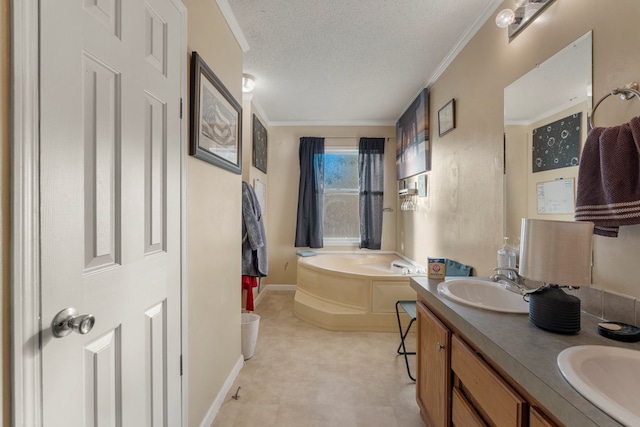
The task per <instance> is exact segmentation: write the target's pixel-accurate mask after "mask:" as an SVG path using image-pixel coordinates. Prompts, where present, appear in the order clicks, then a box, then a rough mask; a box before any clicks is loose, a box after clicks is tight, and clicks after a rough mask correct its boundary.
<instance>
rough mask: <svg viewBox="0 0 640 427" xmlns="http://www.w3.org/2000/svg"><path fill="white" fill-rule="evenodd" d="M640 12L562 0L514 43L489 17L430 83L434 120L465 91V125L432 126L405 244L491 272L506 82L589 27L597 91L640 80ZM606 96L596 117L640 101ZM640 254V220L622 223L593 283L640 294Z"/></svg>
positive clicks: (599, 244) (606, 244)
mask: <svg viewBox="0 0 640 427" xmlns="http://www.w3.org/2000/svg"><path fill="white" fill-rule="evenodd" d="M512 5H513V4H512V2H511V1H506V2H504V4H503V5H502V6H503V7H511V6H512ZM501 8H502V7H501ZM501 8H498V10H499V9H501ZM620 10H624V11H625V12H624V13H622V14H621V13H620V12H619V11H620ZM639 15H640V2H637V1H634V0H621V1H618V2H616V7H615V8H612V7H611V5H610V4H609V3H608V2H603V1H599V0H562V1H556V2H554V3H553V4H552V5H551V6H550V7H549V8H548V9H547V10H546V11H545V12H544V13H543V14H542V15H541V16H540V18H539V19H538V20H537V21H535V22H534V23H533V24H532V25H530V26H529V27H528V28H526V29H525V30H524V31H523V32H522V33H521V34H520V35H519V36H518V37H516V38H515V39H514V41H512V42H511V43H508V41H507V36H506V31H505V30H503V29H499V28H497V27H496V26H495V24H494V23H493V19H492V18H491V19H489V20H488V21H487V23H486V24H485V25H484V26H483V27H482V28H481V29H480V31H479V32H478V33H477V34H476V35H475V36H474V38H473V39H472V40H471V41H470V43H469V44H468V45H467V46H466V47H465V48H464V49H463V50H462V52H461V53H460V55H458V57H457V58H456V59H455V60H454V62H453V63H452V64H451V65H450V66H449V68H448V69H447V70H446V71H445V72H444V73H443V75H442V76H441V77H440V78H438V80H437V81H436V82H435V84H434V85H433V86H432V87H431V113H430V118H431V123H436V120H437V111H438V109H439V108H440V107H442V106H443V105H444V104H445V103H446V102H447V101H448V100H449V99H451V98H456V101H457V102H456V108H457V111H456V114H457V128H456V129H455V130H454V131H452V132H450V133H449V134H447V135H445V136H443V137H442V138H439V137H438V136H437V132H435V131H434V129H432V132H431V135H432V141H433V146H432V147H433V170H432V171H431V172H430V173H429V180H430V188H431V197H430V198H429V200H428V202H426V203H425V205H426V206H425V209H421V211H420V212H418V213H417V214H416V215H414V218H413V219H412V220H406V218H405V217H400V221H399V222H398V229H399V231H398V249H399V250H400V251H402V252H404V253H405V254H407V255H408V256H410V257H411V258H413V259H415V260H416V261H419V262H424V261H425V260H426V258H427V257H428V256H445V257H452V258H454V259H457V260H458V261H461V262H464V263H467V264H471V265H473V266H474V267H476V269H477V273H478V274H480V275H487V274H489V273H490V272H491V269H492V268H493V267H494V265H495V262H496V255H495V253H496V250H497V249H498V247H499V246H500V244H501V237H502V233H503V231H502V230H503V228H502V227H503V218H504V214H503V203H504V200H503V191H502V188H503V187H502V185H503V184H502V156H503V154H502V144H503V143H502V141H503V129H504V128H503V89H504V87H505V86H507V85H509V84H510V83H512V82H513V81H515V80H516V79H518V78H519V77H520V76H522V75H523V74H525V73H526V72H527V71H529V70H530V69H532V68H533V67H534V66H535V65H536V64H538V63H541V62H542V61H544V60H545V59H546V58H548V57H550V56H552V55H553V54H555V53H556V52H557V51H559V50H560V49H562V48H563V47H565V46H566V45H568V44H569V43H570V42H572V41H573V40H575V39H577V38H578V37H580V36H581V35H583V34H584V33H586V32H587V31H588V30H590V29H593V40H594V41H593V43H594V53H593V58H594V76H593V77H594V79H593V81H594V87H593V93H594V99H596V100H597V99H599V97H600V96H602V95H603V94H605V93H606V92H607V91H608V90H610V89H612V88H614V87H619V86H622V85H624V84H625V83H627V82H629V81H634V80H638V74H637V70H638V69H639V68H640V56H638V50H637V49H638V48H637V46H638V42H639V41H640V40H639V39H640V33H638V31H637V24H636V23H635V21H636V18H637V16H639ZM607 101H608V102H607V104H606V106H605V105H604V104H603V106H601V107H600V108H599V109H598V115H597V117H596V125H599V126H604V125H613V124H618V123H621V122H624V121H626V120H628V118H630V117H632V116H633V115H637V114H638V110H639V109H640V106H639V105H638V101H633V102H631V103H623V102H621V101H616V100H607ZM631 104H633V105H631ZM638 253H640V226H630V227H623V228H622V229H621V232H620V236H619V237H618V238H617V239H610V238H603V237H596V238H595V266H594V283H595V284H596V285H597V286H599V287H602V288H605V289H608V290H613V291H617V292H621V293H625V294H629V295H633V296H636V297H640V286H638V285H637V279H635V277H636V273H635V271H634V270H633V268H634V266H635V258H636V257H637V254H638Z"/></svg>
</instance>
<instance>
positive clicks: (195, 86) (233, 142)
mask: <svg viewBox="0 0 640 427" xmlns="http://www.w3.org/2000/svg"><path fill="white" fill-rule="evenodd" d="M190 94H191V141H190V145H189V154H191V155H192V156H194V157H196V158H198V159H201V160H204V161H205V162H209V163H211V164H212V165H216V166H219V167H221V168H223V169H226V170H229V171H231V172H234V173H237V174H240V173H241V172H242V107H241V106H240V103H238V101H236V100H235V99H234V98H233V96H232V95H231V93H230V92H229V91H228V90H227V88H226V87H225V86H224V84H222V82H221V81H220V79H218V77H216V75H215V74H214V73H213V71H212V70H211V69H210V68H209V66H208V65H207V64H206V63H205V62H204V60H203V59H202V57H201V56H200V55H198V53H197V52H193V53H192V54H191V92H190Z"/></svg>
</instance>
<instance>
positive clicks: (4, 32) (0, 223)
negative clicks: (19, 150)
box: [0, 0, 11, 426]
mask: <svg viewBox="0 0 640 427" xmlns="http://www.w3.org/2000/svg"><path fill="white" fill-rule="evenodd" d="M10 18H11V16H10V10H9V0H0V204H1V205H2V208H1V210H0V237H1V238H2V239H1V240H2V245H1V246H0V265H1V266H2V270H1V271H2V276H0V304H1V306H0V317H1V318H0V320H1V322H2V332H1V335H0V336H1V338H2V341H1V344H0V345H1V346H2V357H0V361H1V362H2V363H1V365H0V372H1V374H0V375H1V377H2V389H1V390H0V396H1V397H2V408H1V409H0V413H1V415H2V417H1V419H2V425H4V426H8V425H9V408H10V403H11V401H10V394H9V389H10V385H11V379H10V375H9V372H10V371H9V362H10V351H11V350H10V337H11V335H10V326H9V325H10V323H9V319H10V312H9V307H10V305H9V297H10V293H9V210H10V206H9V200H10V195H9V185H10V182H9V172H10V168H9V162H10V157H9V146H10V144H9V75H10V63H9V53H10V44H9V43H10V31H11V25H10V21H11V19H10Z"/></svg>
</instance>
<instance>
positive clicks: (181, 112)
mask: <svg viewBox="0 0 640 427" xmlns="http://www.w3.org/2000/svg"><path fill="white" fill-rule="evenodd" d="M180 118H182V98H180ZM180 374H182V371H180Z"/></svg>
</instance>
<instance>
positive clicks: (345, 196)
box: [323, 147, 360, 243]
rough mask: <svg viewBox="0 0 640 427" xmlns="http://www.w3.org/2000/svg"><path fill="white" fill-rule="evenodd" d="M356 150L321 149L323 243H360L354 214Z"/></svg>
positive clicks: (356, 217) (356, 186) (356, 173)
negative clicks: (323, 151)
mask: <svg viewBox="0 0 640 427" xmlns="http://www.w3.org/2000/svg"><path fill="white" fill-rule="evenodd" d="M358 200H359V188H358V149H357V148H336V147H331V148H327V149H325V154H324V212H323V226H324V242H325V243H343V242H344V243H351V242H359V240H360V219H359V214H358V209H359V208H358Z"/></svg>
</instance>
